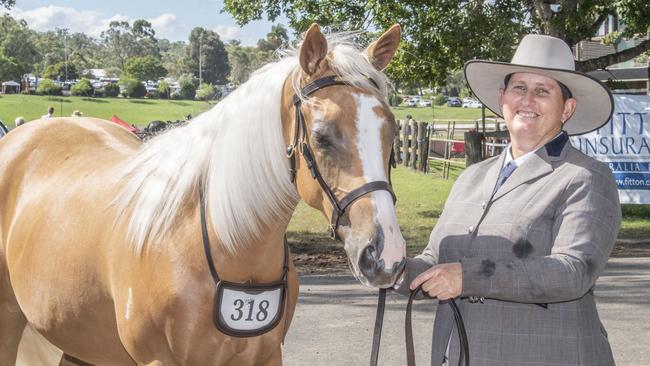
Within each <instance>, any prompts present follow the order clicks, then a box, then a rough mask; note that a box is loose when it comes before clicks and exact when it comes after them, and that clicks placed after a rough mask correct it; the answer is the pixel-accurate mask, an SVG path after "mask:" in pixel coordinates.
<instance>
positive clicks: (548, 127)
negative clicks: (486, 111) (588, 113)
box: [499, 73, 576, 152]
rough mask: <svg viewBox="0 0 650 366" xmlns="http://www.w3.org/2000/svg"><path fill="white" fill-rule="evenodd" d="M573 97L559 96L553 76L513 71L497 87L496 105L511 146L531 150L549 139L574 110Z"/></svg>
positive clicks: (559, 92) (557, 85) (560, 92)
mask: <svg viewBox="0 0 650 366" xmlns="http://www.w3.org/2000/svg"><path fill="white" fill-rule="evenodd" d="M575 103H576V101H575V99H573V98H569V99H567V100H566V101H564V100H563V98H562V90H561V89H560V85H559V84H558V83H557V81H555V80H554V79H551V78H548V77H546V76H542V75H538V74H532V73H516V74H513V75H512V77H511V78H510V82H509V83H508V85H506V88H505V89H499V105H500V106H501V112H502V113H503V118H504V119H505V121H506V125H507V126H508V129H509V130H510V136H511V139H512V143H513V146H515V147H517V148H518V149H519V150H521V151H523V152H528V151H533V150H535V149H536V148H539V147H541V146H543V145H545V144H546V143H547V142H549V141H550V140H552V139H553V138H554V137H555V136H556V135H557V134H558V133H559V132H560V130H562V124H563V122H564V121H566V120H567V119H569V117H571V114H573V111H574V110H575Z"/></svg>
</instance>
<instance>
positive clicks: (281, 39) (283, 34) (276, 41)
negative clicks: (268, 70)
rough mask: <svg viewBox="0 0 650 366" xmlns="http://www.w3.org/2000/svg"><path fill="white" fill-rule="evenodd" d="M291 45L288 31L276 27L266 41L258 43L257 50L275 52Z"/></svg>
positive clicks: (268, 34) (278, 26)
mask: <svg viewBox="0 0 650 366" xmlns="http://www.w3.org/2000/svg"><path fill="white" fill-rule="evenodd" d="M288 45H289V34H288V33H287V29H286V28H285V27H283V26H282V25H280V24H278V25H274V26H272V27H271V31H270V32H269V33H267V34H266V38H265V39H260V40H258V41H257V48H258V49H259V50H260V51H270V52H273V51H275V50H277V49H280V48H286V47H287V46H288Z"/></svg>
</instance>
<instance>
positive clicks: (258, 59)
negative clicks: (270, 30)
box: [226, 43, 273, 85]
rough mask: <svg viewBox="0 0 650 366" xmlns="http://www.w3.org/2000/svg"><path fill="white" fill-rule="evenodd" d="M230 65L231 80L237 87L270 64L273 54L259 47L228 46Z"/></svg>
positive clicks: (233, 44)
mask: <svg viewBox="0 0 650 366" xmlns="http://www.w3.org/2000/svg"><path fill="white" fill-rule="evenodd" d="M226 50H227V51H228V64H230V77H229V80H230V82H231V83H233V84H235V85H240V84H242V83H244V82H245V81H246V80H248V78H249V77H250V74H251V73H252V72H253V71H255V70H257V69H258V68H260V67H261V66H262V65H264V64H265V63H267V62H269V61H270V59H271V58H272V55H273V53H272V52H271V51H262V50H260V49H259V48H258V47H245V46H241V45H239V44H236V43H231V44H229V45H228V46H226Z"/></svg>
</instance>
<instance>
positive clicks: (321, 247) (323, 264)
mask: <svg viewBox="0 0 650 366" xmlns="http://www.w3.org/2000/svg"><path fill="white" fill-rule="evenodd" d="M289 245H290V247H291V253H292V255H293V262H294V264H295V265H296V268H297V269H298V273H300V274H328V273H348V272H349V266H348V259H347V255H346V254H345V250H344V249H343V244H342V243H340V242H336V241H334V240H331V239H326V238H323V239H316V240H313V241H309V242H305V243H295V242H290V243H289ZM611 256H612V257H614V258H631V257H650V239H645V240H628V239H619V240H618V241H617V242H616V245H615V246H614V250H613V251H612V255H611Z"/></svg>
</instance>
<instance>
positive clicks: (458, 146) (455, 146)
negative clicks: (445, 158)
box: [451, 142, 465, 154]
mask: <svg viewBox="0 0 650 366" xmlns="http://www.w3.org/2000/svg"><path fill="white" fill-rule="evenodd" d="M451 152H452V153H458V154H459V153H463V152H465V143H464V142H454V143H452V145H451Z"/></svg>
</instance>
